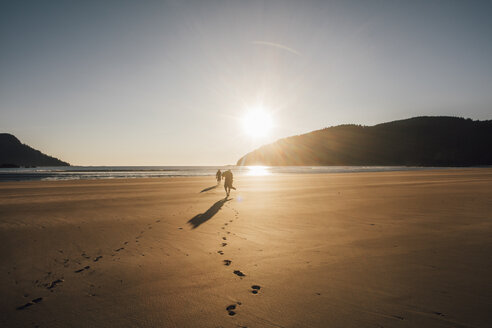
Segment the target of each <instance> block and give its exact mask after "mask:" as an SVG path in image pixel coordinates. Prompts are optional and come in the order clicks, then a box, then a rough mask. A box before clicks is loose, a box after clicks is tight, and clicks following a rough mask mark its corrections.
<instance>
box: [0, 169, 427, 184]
mask: <svg viewBox="0 0 492 328" xmlns="http://www.w3.org/2000/svg"><path fill="white" fill-rule="evenodd" d="M218 169H220V170H222V171H224V170H228V169H230V170H232V172H233V173H234V174H235V175H238V176H241V175H249V176H254V175H257V176H265V175H282V174H306V173H311V174H313V173H314V174H319V173H349V172H384V171H410V170H422V169H432V168H429V167H426V168H424V167H408V166H64V167H36V168H1V169H0V181H25V180H89V179H123V178H125V179H127V178H164V177H187V176H215V173H216V172H217V170H218Z"/></svg>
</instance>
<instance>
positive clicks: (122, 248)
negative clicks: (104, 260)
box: [114, 247, 125, 252]
mask: <svg viewBox="0 0 492 328" xmlns="http://www.w3.org/2000/svg"><path fill="white" fill-rule="evenodd" d="M124 249H125V247H120V248H118V249H115V250H114V251H115V252H119V251H121V250H124Z"/></svg>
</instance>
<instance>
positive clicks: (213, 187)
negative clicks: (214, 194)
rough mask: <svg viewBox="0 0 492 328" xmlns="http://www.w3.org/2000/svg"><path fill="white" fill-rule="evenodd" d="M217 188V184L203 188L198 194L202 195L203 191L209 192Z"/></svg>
mask: <svg viewBox="0 0 492 328" xmlns="http://www.w3.org/2000/svg"><path fill="white" fill-rule="evenodd" d="M217 186H218V184H216V185H215V186H212V187H208V188H205V189H203V190H202V191H200V192H201V193H202V192H205V191H209V190H212V189H215V188H217Z"/></svg>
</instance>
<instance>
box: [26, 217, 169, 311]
mask: <svg viewBox="0 0 492 328" xmlns="http://www.w3.org/2000/svg"><path fill="white" fill-rule="evenodd" d="M159 222H161V220H156V221H155V223H159ZM146 227H147V230H151V229H152V223H149V224H147V226H146ZM144 233H145V230H142V231H140V233H139V234H138V235H137V236H136V237H135V245H136V246H137V247H138V246H139V244H138V243H139V239H140V238H142V237H143V234H144ZM128 244H129V242H128V241H125V242H124V243H122V246H121V247H119V248H116V249H113V250H112V252H111V257H115V256H116V255H117V254H118V253H119V252H121V251H123V250H125V246H127V245H128ZM58 252H59V253H60V254H63V250H61V249H60V250H58ZM141 255H142V256H144V254H143V253H142V254H141ZM80 256H81V258H82V259H81V260H79V259H71V258H63V259H62V261H60V260H59V259H55V262H56V263H58V264H61V265H62V266H63V268H69V267H70V266H74V265H72V264H71V263H76V264H77V265H78V266H79V267H78V268H77V269H76V270H73V271H72V272H73V273H75V274H77V275H78V274H82V273H83V272H85V271H89V270H91V268H92V270H93V271H94V270H95V269H94V268H93V267H91V266H90V265H83V264H82V262H86V261H90V262H92V263H93V265H96V264H97V262H99V261H101V260H103V259H104V257H103V255H97V256H95V257H91V256H89V255H88V254H87V253H86V252H85V251H82V253H81V254H80ZM115 260H119V258H114V259H113V261H115ZM50 278H52V272H51V271H50V272H47V273H46V276H45V277H44V279H38V280H35V281H34V284H35V286H36V287H39V288H45V289H46V290H49V291H50V292H54V290H55V288H56V287H59V286H62V284H63V283H64V282H65V279H64V277H63V276H60V277H59V278H56V279H54V280H52V281H48V282H45V283H42V282H41V281H42V280H44V281H46V280H49V279H50ZM121 282H122V281H121ZM90 287H91V288H95V287H96V286H94V285H93V284H91V285H90ZM88 295H89V296H96V294H94V293H92V292H91V293H89V294H88ZM24 297H25V298H27V297H29V294H28V293H26V294H24ZM45 298H46V297H37V298H34V299H32V300H31V301H29V302H27V303H25V304H23V305H21V306H18V307H17V308H16V309H17V310H25V309H27V308H29V307H31V306H33V305H36V304H39V303H41V302H42V301H43V300H45Z"/></svg>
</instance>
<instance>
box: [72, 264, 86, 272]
mask: <svg viewBox="0 0 492 328" xmlns="http://www.w3.org/2000/svg"><path fill="white" fill-rule="evenodd" d="M89 269H90V266H89V265H86V266H85V267H83V268H82V269H78V270H75V271H74V272H75V273H79V272H82V271H84V270H89Z"/></svg>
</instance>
